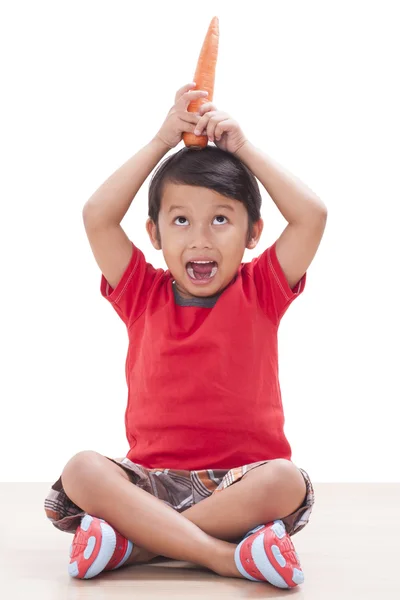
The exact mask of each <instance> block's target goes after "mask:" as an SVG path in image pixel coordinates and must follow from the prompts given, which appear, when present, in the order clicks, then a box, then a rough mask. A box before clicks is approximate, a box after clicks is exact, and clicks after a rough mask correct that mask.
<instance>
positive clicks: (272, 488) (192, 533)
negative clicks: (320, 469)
mask: <svg viewBox="0 0 400 600" xmlns="http://www.w3.org/2000/svg"><path fill="white" fill-rule="evenodd" d="M104 461H106V463H107V464H108V465H110V466H111V467H112V469H111V471H110V474H111V472H112V474H113V475H115V474H116V475H118V476H119V479H120V480H121V479H122V480H124V484H125V482H128V476H127V475H126V473H125V472H124V471H123V470H122V469H121V468H119V467H118V466H117V465H115V464H114V463H111V462H110V461H109V460H107V459H106V458H104V457H102V455H99V454H97V453H91V452H86V453H80V454H78V455H77V456H75V457H74V458H73V459H71V461H70V462H69V463H68V465H67V466H66V468H65V470H64V473H63V484H64V487H65V485H67V487H68V491H67V488H65V489H66V492H67V494H68V495H69V496H70V497H71V499H72V500H73V501H74V502H75V503H76V504H78V505H79V506H81V507H82V508H83V509H84V510H86V511H87V512H88V513H90V514H96V515H97V516H101V517H102V518H104V519H106V520H107V521H108V522H110V524H111V525H113V526H114V527H115V528H116V529H118V531H120V533H122V535H124V536H125V537H127V538H128V539H130V540H131V541H132V542H134V544H135V547H134V551H133V553H132V556H131V557H130V559H129V560H128V562H127V563H126V564H135V563H138V562H147V561H149V560H151V559H152V558H154V557H155V556H158V555H159V554H161V555H163V556H167V557H170V558H178V559H180V560H189V561H191V562H195V563H197V564H202V565H203V566H206V567H208V568H211V569H212V570H214V571H216V572H217V573H219V574H225V575H228V576H234V577H238V576H240V575H239V574H238V572H237V570H236V567H235V566H234V560H233V554H234V550H235V548H236V543H234V544H231V543H227V542H228V541H233V540H235V539H238V538H240V537H241V536H242V535H244V534H245V533H246V532H247V531H248V530H249V529H251V528H252V527H254V526H256V525H259V524H261V523H267V522H269V521H272V520H274V519H278V518H282V517H284V516H286V515H288V514H291V513H292V512H293V511H294V510H296V508H297V507H298V506H300V504H301V503H302V501H303V499H304V496H305V493H306V488H305V483H304V480H303V477H302V475H301V473H300V472H299V471H298V469H297V468H296V467H295V466H294V465H293V464H292V463H290V462H289V461H280V460H276V461H271V462H270V463H268V464H266V465H262V466H260V467H257V468H256V469H254V470H253V471H250V472H249V473H247V474H246V475H245V476H244V477H243V478H242V480H241V481H240V482H238V483H236V484H235V485H233V486H232V487H230V488H228V489H226V490H224V491H223V492H221V493H217V494H214V495H213V496H210V497H209V498H207V499H205V500H203V501H202V502H200V503H199V504H196V505H194V506H192V507H191V508H190V509H188V510H186V511H185V512H184V513H181V514H179V513H177V512H176V511H175V510H173V509H171V508H170V507H168V506H167V505H166V504H164V503H163V502H161V501H160V500H158V499H157V498H154V497H153V496H151V495H150V494H148V493H147V492H144V491H143V490H141V489H139V488H135V486H132V484H131V483H130V482H129V485H128V487H127V488H126V485H123V486H122V487H123V488H124V489H125V488H126V491H125V495H127V499H126V502H127V504H128V506H129V505H130V504H131V505H132V506H130V507H129V509H128V510H129V517H128V519H126V517H124V516H123V513H122V510H121V499H122V497H121V499H120V500H118V499H112V500H111V501H110V499H107V496H105V497H104V498H102V502H101V507H100V508H97V503H96V506H92V504H91V502H92V496H93V485H91V484H90V483H89V484H88V479H89V480H90V478H92V479H94V480H95V481H96V484H97V485H99V481H98V480H99V479H100V477H99V476H98V475H97V474H96V469H95V465H96V464H97V466H99V467H100V468H101V470H102V476H101V477H102V480H103V481H102V483H101V486H100V487H101V488H108V490H109V489H110V487H111V486H110V484H109V483H106V482H105V471H104V466H103V464H102V463H103V462H104ZM68 480H71V481H70V482H69V481H68ZM82 480H83V481H84V482H85V484H84V485H83V481H82ZM85 486H86V487H88V489H87V490H86V491H85ZM70 487H71V489H70ZM72 488H74V489H72ZM75 488H76V489H75ZM114 488H115V484H114ZM132 488H134V491H136V490H137V491H138V492H140V494H130V493H129V492H131V490H132ZM128 490H129V491H128ZM118 493H119V492H118ZM77 494H78V495H79V498H76V495H77ZM104 494H105V492H104V491H103V489H101V490H99V493H98V494H95V496H96V498H98V499H99V497H100V496H103V495H104ZM88 495H89V497H90V499H89V500H88V499H87V498H86V497H87V496H88ZM82 497H83V499H81V498H82ZM124 498H125V497H124ZM110 502H111V504H114V505H118V506H119V509H120V510H119V515H118V516H119V520H118V523H117V522H116V517H117V515H115V516H114V513H115V509H112V508H111V509H110V507H109V506H108V507H107V506H106V510H107V511H111V512H107V514H106V513H105V510H104V508H103V505H107V504H108V505H109V504H110ZM84 503H85V504H84ZM143 503H145V506H144V507H143V506H142V504H143ZM160 505H161V507H162V510H161V508H160ZM96 511H97V512H96ZM171 513H172V514H171ZM108 514H110V515H111V516H110V517H108V516H107V515H108ZM132 515H135V516H136V518H134V519H132ZM182 517H184V518H183V519H182ZM125 519H126V520H127V523H129V521H130V522H131V523H132V526H130V527H129V531H128V533H127V532H126V527H127V523H124V520H125ZM185 519H186V521H189V522H190V523H185ZM165 520H167V523H164V524H163V522H164V521H165ZM120 521H122V525H120V524H119V523H120ZM138 522H140V527H139V526H138V525H137V523H138ZM149 527H153V528H154V529H155V530H156V533H155V534H154V535H153V533H152V531H153V529H152V530H151V532H150V531H149ZM131 530H132V531H131ZM165 532H167V535H165ZM171 533H172V536H173V537H172V540H171ZM138 534H139V535H138ZM157 534H158V536H157ZM210 536H213V537H210ZM157 537H161V538H163V539H162V540H160V541H161V545H159V540H158V539H157ZM149 538H151V541H152V542H153V543H152V544H151V546H150V545H149ZM215 538H217V539H215ZM222 540H226V541H222ZM171 542H172V545H171ZM202 544H204V547H203V546H202ZM210 544H211V546H210ZM186 547H187V549H188V550H189V555H187V554H186V551H187V549H186ZM193 547H194V548H193ZM212 550H214V552H213V551H212ZM182 551H183V552H184V554H182ZM193 551H194V554H193ZM204 551H205V554H206V557H205V560H206V562H204V558H202V557H204V554H203V552H204ZM171 552H172V553H171ZM177 553H178V554H177ZM218 556H219V557H220V560H221V565H219V566H218V560H216V557H218ZM202 560H203V562H201V561H202ZM210 560H211V562H212V566H210V562H209V561H210Z"/></svg>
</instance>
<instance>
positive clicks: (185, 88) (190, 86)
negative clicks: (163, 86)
mask: <svg viewBox="0 0 400 600" xmlns="http://www.w3.org/2000/svg"><path fill="white" fill-rule="evenodd" d="M195 87H196V84H195V83H194V81H192V82H191V83H186V84H185V85H183V86H182V87H181V88H179V90H178V91H177V92H176V94H175V104H176V103H177V102H178V100H179V98H181V97H182V96H183V94H184V93H185V92H188V91H189V90H190V89H193V88H195Z"/></svg>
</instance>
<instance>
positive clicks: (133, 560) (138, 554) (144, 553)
mask: <svg viewBox="0 0 400 600" xmlns="http://www.w3.org/2000/svg"><path fill="white" fill-rule="evenodd" d="M156 556H158V554H154V553H153V552H149V551H148V550H145V549H144V548H139V546H136V544H134V545H133V549H132V553H131V555H130V557H129V558H128V560H127V561H126V563H125V565H126V566H129V565H138V564H142V563H147V562H149V561H150V560H152V559H153V558H155V557H156ZM125 565H124V566H125Z"/></svg>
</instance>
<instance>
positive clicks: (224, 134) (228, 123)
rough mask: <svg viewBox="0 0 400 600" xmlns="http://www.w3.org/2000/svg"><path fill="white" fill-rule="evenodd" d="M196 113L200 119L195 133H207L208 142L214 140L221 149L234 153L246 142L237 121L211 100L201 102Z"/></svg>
mask: <svg viewBox="0 0 400 600" xmlns="http://www.w3.org/2000/svg"><path fill="white" fill-rule="evenodd" d="M198 114H199V115H200V119H199V120H198V121H197V125H196V129H195V131H194V133H195V135H207V136H208V139H209V140H210V142H214V144H215V145H216V146H217V147H218V148H221V150H226V151H227V152H232V154H235V152H237V151H238V150H239V149H240V148H241V147H242V146H243V145H244V144H245V143H246V142H247V138H246V136H245V135H244V133H243V131H242V130H241V128H240V126H239V123H238V122H237V121H235V120H234V119H232V117H231V116H230V115H228V113H226V112H222V111H221V110H218V109H217V107H216V106H215V104H213V103H212V102H205V103H204V104H202V105H201V106H200V108H199V111H198Z"/></svg>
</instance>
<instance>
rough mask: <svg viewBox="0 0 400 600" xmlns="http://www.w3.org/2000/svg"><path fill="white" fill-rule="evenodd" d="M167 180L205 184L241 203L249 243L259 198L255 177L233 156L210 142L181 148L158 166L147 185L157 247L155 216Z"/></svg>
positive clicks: (197, 184) (156, 220)
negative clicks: (244, 208) (246, 220)
mask: <svg viewBox="0 0 400 600" xmlns="http://www.w3.org/2000/svg"><path fill="white" fill-rule="evenodd" d="M167 182H169V183H175V184H183V185H194V186H201V187H206V188H209V189H211V190H214V191H216V192H218V193H219V194H222V195H223V196H226V197H228V198H231V199H235V200H239V202H242V204H244V205H245V207H246V210H247V214H248V229H247V240H246V245H247V244H248V243H249V241H250V239H251V237H253V226H254V224H255V223H256V222H257V221H258V220H259V219H260V218H261V212H260V209H261V202H262V200H261V194H260V190H259V187H258V183H257V180H256V178H255V176H254V175H253V173H252V172H251V171H250V169H249V168H248V167H247V166H246V165H245V164H244V163H243V162H242V161H241V160H240V159H239V158H238V157H237V156H235V155H234V154H232V153H231V152H226V151H224V150H221V149H220V148H217V147H216V146H211V145H207V146H206V147H205V148H202V149H198V148H191V147H185V148H182V149H181V150H179V151H178V152H176V153H175V154H173V155H172V156H169V157H167V158H166V159H165V160H164V161H162V162H161V163H160V164H159V165H158V167H157V169H156V171H155V172H154V173H153V176H152V178H151V181H150V185H149V217H150V218H151V219H152V221H153V222H154V223H155V225H156V236H157V240H158V243H159V244H160V246H161V238H160V232H159V226H158V215H159V212H160V207H161V198H162V194H163V190H164V186H165V184H166V183H167Z"/></svg>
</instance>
